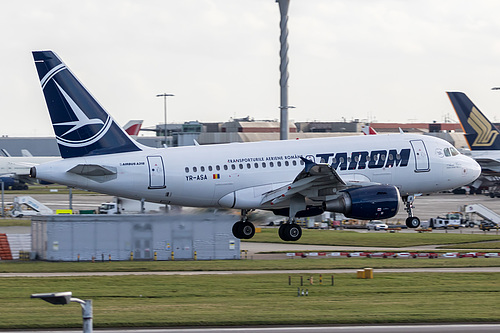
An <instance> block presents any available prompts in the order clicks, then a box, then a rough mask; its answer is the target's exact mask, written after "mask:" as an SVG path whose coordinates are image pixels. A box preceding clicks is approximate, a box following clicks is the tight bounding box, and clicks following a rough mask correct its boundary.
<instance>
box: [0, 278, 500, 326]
mask: <svg viewBox="0 0 500 333" xmlns="http://www.w3.org/2000/svg"><path fill="white" fill-rule="evenodd" d="M308 277H309V276H308V275H305V276H304V282H306V278H308ZM313 277H314V279H315V281H316V284H315V285H313V286H309V285H308V286H304V287H302V288H303V289H305V288H307V289H308V292H309V296H308V297H297V288H298V287H300V285H299V281H300V277H299V275H293V276H291V278H292V285H291V286H289V285H288V275H286V274H271V275H243V276H241V275H238V276H233V275H224V276H213V275H205V276H140V277H137V276H120V277H92V278H89V277H72V278H0V288H1V290H2V297H1V298H0V307H1V309H2V313H1V315H0V328H55V327H81V310H80V306H79V305H77V304H76V303H72V304H70V305H67V306H54V305H50V304H48V303H46V302H43V301H41V300H35V299H30V298H29V296H30V294H32V293H40V292H54V291H72V292H73V295H74V296H75V297H79V298H82V299H92V300H93V306H94V327H99V328H105V327H133V326H136V327H139V326H140V327H155V326H156V327H158V326H198V325H217V326H226V325H260V324H266V325H272V324H276V325H294V324H348V323H406V322H427V323H429V322H495V321H499V320H500V314H499V313H498V304H499V303H498V295H499V293H500V284H498V281H500V273H464V274H457V273H455V274H443V273H441V274H434V273H425V274H420V273H412V274H377V272H376V271H375V278H374V279H373V280H358V279H356V278H355V274H337V275H335V286H331V277H330V276H327V277H324V284H323V285H321V286H320V285H318V282H317V281H318V279H319V276H318V275H315V276H313Z"/></svg>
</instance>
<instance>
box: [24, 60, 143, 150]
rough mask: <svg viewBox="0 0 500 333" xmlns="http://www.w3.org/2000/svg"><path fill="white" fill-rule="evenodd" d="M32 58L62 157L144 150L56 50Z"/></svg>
mask: <svg viewBox="0 0 500 333" xmlns="http://www.w3.org/2000/svg"><path fill="white" fill-rule="evenodd" d="M33 58H34V60H35V66H36V69H37V71H38V76H39V78H40V84H41V86H42V90H43V94H44V96H45V101H46V103H47V107H48V109H49V114H50V118H51V120H52V126H53V128H54V132H55V135H56V139H57V143H58V145H59V151H60V153H61V156H62V157H63V158H68V157H79V156H87V155H103V154H111V153H121V152H130V151H138V150H142V146H141V145H140V144H138V143H137V142H135V141H134V140H132V139H131V138H130V137H129V136H128V134H127V133H126V132H125V131H123V129H122V128H121V127H120V126H118V125H117V124H116V122H115V121H114V120H113V119H112V117H111V116H110V115H109V114H108V113H107V112H106V111H105V110H104V108H103V107H102V106H101V105H100V104H99V103H98V102H97V100H95V99H94V97H93V96H92V95H91V94H90V93H89V92H88V91H87V89H85V87H84V86H83V85H82V84H81V83H80V81H79V80H78V79H77V77H76V76H75V75H74V74H73V73H72V72H71V71H70V70H69V69H68V68H67V67H66V65H65V64H64V63H63V62H62V60H61V59H60V58H59V57H58V56H57V55H56V54H55V53H54V52H52V51H35V52H33Z"/></svg>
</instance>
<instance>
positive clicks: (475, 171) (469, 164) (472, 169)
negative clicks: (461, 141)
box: [463, 156, 481, 182]
mask: <svg viewBox="0 0 500 333" xmlns="http://www.w3.org/2000/svg"><path fill="white" fill-rule="evenodd" d="M465 157H466V158H467V161H466V163H464V164H463V167H464V171H463V172H464V174H465V176H466V177H467V178H468V179H470V182H473V181H474V180H476V179H477V177H479V175H480V174H481V166H480V165H479V164H478V163H477V162H476V161H475V160H473V159H472V158H470V157H468V156H465Z"/></svg>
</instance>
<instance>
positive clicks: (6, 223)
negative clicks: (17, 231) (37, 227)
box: [0, 219, 31, 227]
mask: <svg viewBox="0 0 500 333" xmlns="http://www.w3.org/2000/svg"><path fill="white" fill-rule="evenodd" d="M12 226H17V227H29V226H31V219H0V227H12Z"/></svg>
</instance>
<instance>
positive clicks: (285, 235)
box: [278, 222, 302, 242]
mask: <svg viewBox="0 0 500 333" xmlns="http://www.w3.org/2000/svg"><path fill="white" fill-rule="evenodd" d="M278 235H279V236H280V238H281V239H282V240H284V241H286V242H290V241H291V242H295V241H298V240H299V239H300V237H301V236H302V228H301V227H300V225H298V224H297V223H293V222H292V223H290V222H289V223H284V224H282V225H280V228H279V231H278Z"/></svg>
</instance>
